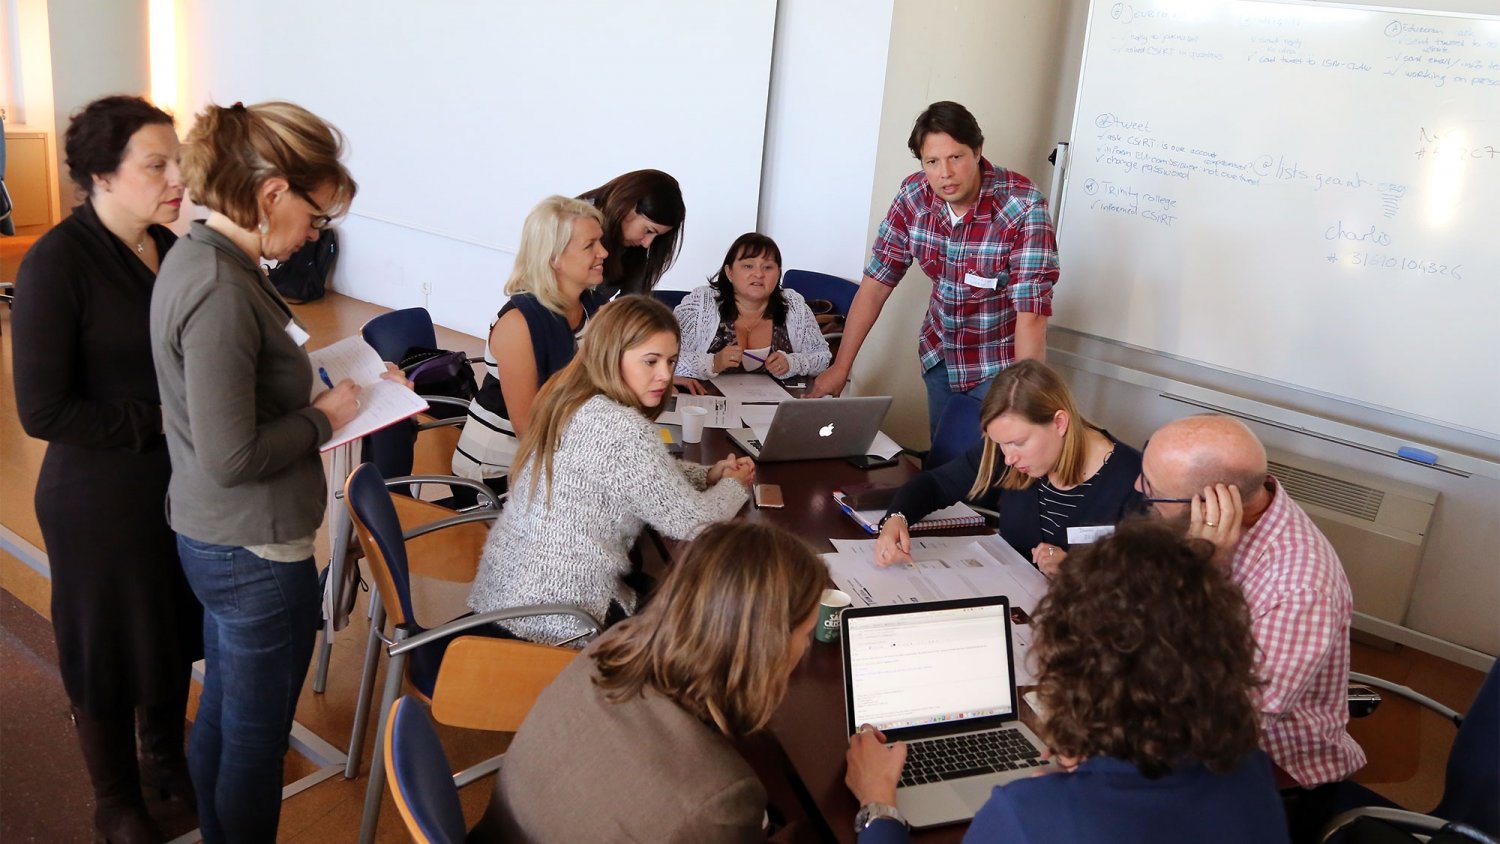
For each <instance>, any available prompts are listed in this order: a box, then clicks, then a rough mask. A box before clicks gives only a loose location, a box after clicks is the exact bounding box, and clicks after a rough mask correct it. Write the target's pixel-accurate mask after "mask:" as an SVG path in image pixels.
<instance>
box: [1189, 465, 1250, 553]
mask: <svg viewBox="0 0 1500 844" xmlns="http://www.w3.org/2000/svg"><path fill="white" fill-rule="evenodd" d="M1189 506H1190V508H1191V516H1190V517H1189V520H1188V536H1189V537H1192V538H1195V539H1207V540H1208V541H1209V542H1212V543H1213V544H1214V548H1215V551H1214V559H1216V560H1218V561H1220V562H1222V563H1227V562H1228V561H1229V557H1230V555H1231V554H1233V553H1234V546H1235V545H1237V544H1238V543H1239V541H1240V533H1241V532H1242V531H1243V530H1244V520H1245V505H1244V503H1243V502H1242V501H1241V500H1240V488H1239V487H1237V486H1231V485H1229V484H1214V485H1213V486H1206V487H1204V488H1203V492H1202V493H1201V494H1199V495H1195V496H1193V503H1192V504H1191V505H1189Z"/></svg>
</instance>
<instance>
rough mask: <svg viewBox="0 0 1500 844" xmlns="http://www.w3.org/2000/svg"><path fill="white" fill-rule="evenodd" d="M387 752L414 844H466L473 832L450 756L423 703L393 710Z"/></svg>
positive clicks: (402, 703)
mask: <svg viewBox="0 0 1500 844" xmlns="http://www.w3.org/2000/svg"><path fill="white" fill-rule="evenodd" d="M382 752H383V753H384V754H385V767H386V770H388V771H390V772H391V796H392V797H394V798H395V799H396V810H397V811H398V812H400V813H401V818H402V819H403V820H405V821H406V828H407V831H408V832H410V833H411V836H412V840H413V841H415V842H417V843H418V844H463V840H464V838H465V837H466V836H467V835H468V832H469V831H468V828H467V826H466V824H465V822H464V807H463V805H462V804H460V803H459V802H458V787H457V786H456V785H454V784H453V778H452V777H451V776H450V774H449V765H448V754H447V753H445V752H444V751H443V743H442V742H441V741H439V740H438V734H437V730H436V729H434V728H433V726H432V719H431V718H430V717H429V716H428V714H427V707H426V706H425V705H424V704H423V703H422V701H420V700H418V699H417V698H414V697H409V696H408V697H403V698H401V699H400V700H398V701H396V702H395V703H394V704H392V705H391V715H390V718H389V719H388V721H387V723H386V731H385V742H384V744H383V747H382Z"/></svg>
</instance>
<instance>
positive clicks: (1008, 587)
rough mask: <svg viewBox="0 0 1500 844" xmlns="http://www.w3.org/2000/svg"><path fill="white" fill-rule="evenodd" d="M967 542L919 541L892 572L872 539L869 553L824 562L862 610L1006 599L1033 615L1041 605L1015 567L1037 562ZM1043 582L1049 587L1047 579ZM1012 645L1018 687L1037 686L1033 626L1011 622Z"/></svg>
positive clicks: (847, 553) (841, 555)
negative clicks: (880, 561) (1006, 559)
mask: <svg viewBox="0 0 1500 844" xmlns="http://www.w3.org/2000/svg"><path fill="white" fill-rule="evenodd" d="M954 538H955V537H950V539H954ZM965 538H966V539H967V540H968V542H967V543H966V544H964V545H955V544H945V545H943V546H941V547H940V548H936V549H934V548H920V547H918V545H917V542H916V541H915V539H914V540H913V542H912V559H913V562H912V563H910V564H904V565H895V566H890V567H887V568H881V567H880V566H877V565H875V559H874V547H873V546H874V542H873V541H872V540H862V541H863V542H867V543H869V545H870V547H869V548H868V549H867V548H859V549H857V550H853V551H842V550H841V551H837V552H834V553H832V554H824V555H823V561H824V562H825V563H826V564H827V566H828V573H829V575H830V576H831V577H832V578H833V582H834V584H835V585H837V586H838V588H839V589H841V590H843V591H844V592H846V593H848V595H849V597H850V598H852V599H853V600H854V604H853V605H854V606H856V607H871V606H885V605H890V604H915V603H924V602H927V601H945V600H952V599H956V598H974V597H981V596H990V595H1004V596H1006V598H1008V599H1009V600H1010V605H1011V606H1012V607H1016V608H1020V609H1023V610H1025V611H1026V613H1027V615H1030V614H1031V612H1032V610H1033V609H1035V607H1036V604H1035V602H1034V601H1032V600H1031V597H1032V595H1031V592H1030V590H1028V589H1027V588H1025V587H1023V586H1022V585H1021V584H1020V583H1019V582H1017V580H1016V579H1015V578H1014V577H1013V576H1012V575H1013V574H1014V573H1015V572H1014V571H1013V570H1012V567H1013V565H1014V564H1015V563H1017V562H1018V563H1020V564H1021V565H1024V566H1025V567H1027V568H1031V564H1030V563H1028V562H1026V561H1025V560H1023V559H1021V555H1019V554H1016V553H1015V549H1013V548H1012V549H1010V551H1011V554H1012V555H1014V557H1015V559H1014V560H1012V561H1011V564H1010V565H1007V564H1005V563H1002V562H1001V561H1000V560H997V559H995V557H993V556H991V554H990V553H989V552H988V551H987V550H986V549H985V548H984V547H982V546H981V545H980V544H979V543H978V542H975V541H974V539H973V537H965ZM839 544H841V545H842V544H846V543H845V542H840V543H839ZM1006 547H1007V548H1010V546H1009V545H1007V546H1006ZM1032 570H1033V571H1035V569H1032ZM1037 574H1038V575H1040V574H1041V573H1040V572H1037ZM1042 579H1043V582H1044V583H1045V580H1046V578H1045V576H1043V578H1042ZM1044 591H1045V590H1044ZM1011 645H1012V646H1013V648H1014V650H1015V654H1016V683H1017V684H1018V685H1022V686H1028V685H1031V684H1033V683H1035V682H1036V676H1035V673H1034V671H1033V670H1032V666H1031V665H1030V660H1029V659H1028V658H1027V657H1028V654H1029V653H1030V648H1031V629H1030V626H1029V625H1026V624H1016V623H1014V622H1013V623H1012V624H1011Z"/></svg>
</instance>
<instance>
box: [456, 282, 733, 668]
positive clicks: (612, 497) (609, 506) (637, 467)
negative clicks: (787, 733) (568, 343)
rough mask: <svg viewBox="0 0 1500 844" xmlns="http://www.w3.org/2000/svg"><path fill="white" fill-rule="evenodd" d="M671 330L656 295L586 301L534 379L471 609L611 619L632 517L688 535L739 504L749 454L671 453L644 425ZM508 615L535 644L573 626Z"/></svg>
mask: <svg viewBox="0 0 1500 844" xmlns="http://www.w3.org/2000/svg"><path fill="white" fill-rule="evenodd" d="M677 330H678V329H677V320H676V319H674V318H673V317H672V312H671V311H670V310H668V309H667V307H666V306H665V305H663V304H661V303H660V302H658V301H656V300H655V299H651V298H649V297H646V296H622V297H620V298H618V299H616V300H615V301H613V302H611V303H610V304H608V305H605V306H604V307H603V308H601V309H600V310H599V314H598V316H597V317H595V318H594V320H593V324H592V326H590V328H589V333H588V338H587V340H586V341H585V342H584V344H583V347H582V348H581V349H580V350H579V354H578V356H577V357H575V358H574V359H573V362H572V363H570V364H568V366H567V367H566V368H565V369H563V371H562V372H560V373H558V374H557V375H556V376H555V377H554V378H553V379H552V380H551V381H548V382H547V385H546V386H545V387H543V388H542V391H541V393H540V394H538V395H537V400H536V405H535V407H534V408H533V410H532V414H531V426H530V428H528V429H527V431H526V434H525V436H523V437H522V438H521V443H520V449H519V451H517V453H516V462H515V465H516V467H517V469H516V473H515V475H514V476H513V478H512V484H511V498H510V501H509V503H507V504H506V506H505V510H504V511H502V512H501V514H500V518H499V519H498V520H497V521H496V523H495V527H494V528H493V529H492V530H491V531H490V536H489V540H488V542H487V543H486V544H485V549H484V555H483V557H482V558H481V560H480V564H479V574H478V576H477V577H476V578H475V580H474V588H473V590H472V591H471V592H470V593H469V606H470V607H472V608H474V610H475V611H477V612H486V611H488V610H493V609H499V608H501V607H512V606H521V605H525V604H552V603H560V604H574V605H577V606H580V607H582V608H583V609H585V610H587V611H588V612H590V613H592V614H593V615H594V616H595V617H596V618H600V619H604V620H605V622H606V623H610V622H613V621H617V620H619V619H621V618H624V617H625V616H627V615H630V614H631V613H633V612H634V611H635V608H636V605H637V597H638V596H637V595H636V592H635V590H634V589H633V588H632V587H631V586H629V585H627V584H626V583H625V582H624V581H623V580H622V577H623V576H625V575H627V574H628V573H629V572H630V561H629V559H628V557H627V556H626V555H627V554H628V552H629V550H630V546H631V545H633V544H634V543H635V540H636V537H637V536H639V535H640V532H641V529H642V528H643V527H645V526H646V525H648V524H649V525H651V526H653V527H655V528H656V529H657V530H659V531H660V532H662V533H663V534H666V535H667V536H671V537H674V538H679V539H682V538H691V537H692V536H693V535H695V534H696V533H697V532H698V531H699V530H700V529H702V527H703V526H704V525H705V524H707V523H709V522H714V521H719V520H722V519H728V518H730V517H731V516H733V515H734V514H735V513H736V512H738V511H739V509H740V508H741V507H742V506H744V504H745V500H746V498H747V497H748V492H747V491H748V489H749V486H750V484H751V482H752V481H753V480H754V477H755V464H754V462H753V461H751V460H750V459H749V458H748V457H745V458H735V457H726V458H724V459H723V460H721V461H719V462H718V463H716V464H714V465H713V466H699V465H697V464H693V463H688V462H686V461H679V460H677V459H675V458H673V457H672V455H671V454H669V453H668V452H667V449H666V446H665V445H664V444H663V443H662V441H661V437H660V436H659V435H658V434H657V430H656V425H655V424H654V420H655V419H656V417H657V416H659V415H660V414H661V411H662V407H663V402H664V400H665V398H666V395H667V392H668V391H669V390H670V389H671V387H672V371H673V368H674V367H675V366H676V365H677V341H678V334H677ZM508 624H509V627H508V630H509V632H510V633H512V634H514V635H516V636H519V637H522V638H525V639H530V640H533V641H537V642H541V643H544V644H558V643H562V642H566V641H568V640H570V639H572V638H573V637H575V636H577V635H578V634H579V633H580V632H581V631H580V630H577V629H575V628H574V627H573V624H572V622H570V621H569V620H567V619H564V618H556V617H542V618H532V619H520V620H517V621H513V622H509V623H508Z"/></svg>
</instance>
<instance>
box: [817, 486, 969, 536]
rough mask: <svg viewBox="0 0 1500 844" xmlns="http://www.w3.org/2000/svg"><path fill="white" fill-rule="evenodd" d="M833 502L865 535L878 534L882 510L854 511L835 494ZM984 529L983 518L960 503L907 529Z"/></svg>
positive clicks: (928, 516) (929, 515)
mask: <svg viewBox="0 0 1500 844" xmlns="http://www.w3.org/2000/svg"><path fill="white" fill-rule="evenodd" d="M833 500H834V501H837V502H838V505H839V509H840V510H843V511H844V515H846V516H848V517H849V518H851V519H853V520H854V523H855V524H857V525H859V526H860V527H861V528H864V531H865V533H868V534H871V535H875V534H879V533H880V520H881V518H883V517H884V516H885V511H884V510H856V509H854V508H853V507H850V506H849V505H848V504H845V503H844V494H843V493H842V492H835V493H834V494H833ZM974 527H984V517H983V516H981V515H979V514H978V513H976V512H974V508H972V507H970V506H969V505H967V504H965V503H963V502H962V501H960V502H958V503H957V504H954V505H952V506H951V507H944V508H943V509H941V510H936V511H934V512H932V513H929V514H928V515H927V518H925V519H923V520H922V521H920V522H917V523H916V524H914V525H911V526H910V527H909V528H907V529H908V530H909V531H912V532H916V531H925V530H958V529H960V528H974Z"/></svg>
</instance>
